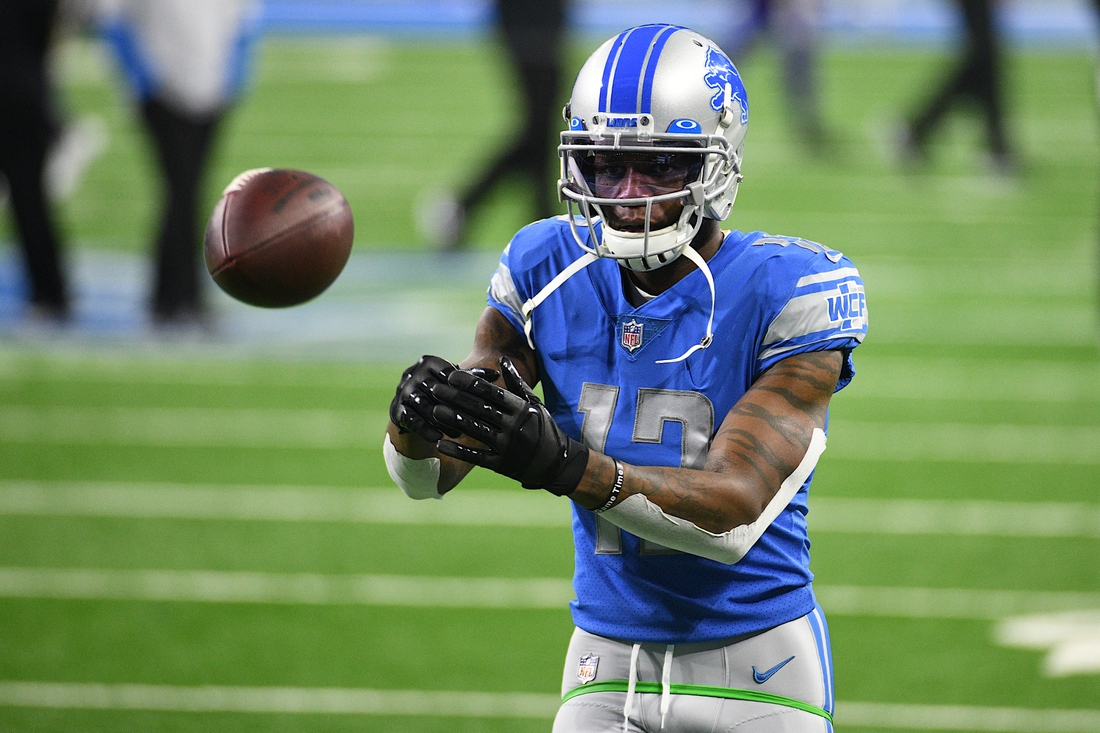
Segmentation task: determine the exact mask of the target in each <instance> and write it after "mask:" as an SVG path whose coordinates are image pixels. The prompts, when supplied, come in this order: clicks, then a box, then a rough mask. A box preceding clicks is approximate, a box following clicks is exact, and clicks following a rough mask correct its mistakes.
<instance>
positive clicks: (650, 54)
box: [558, 24, 749, 270]
mask: <svg viewBox="0 0 1100 733" xmlns="http://www.w3.org/2000/svg"><path fill="white" fill-rule="evenodd" d="M565 118H566V121H567V122H568V123H569V129H568V130H567V131H565V132H563V133H562V135H561V139H562V143H561V145H560V146H559V148H558V154H559V157H560V158H561V179H560V180H559V181H558V192H559V197H560V198H561V199H562V200H563V201H565V202H566V204H567V206H568V211H569V219H570V221H571V223H572V229H573V236H574V238H575V239H576V240H577V242H578V244H580V246H581V247H583V248H584V249H585V250H587V251H589V252H591V253H593V254H595V255H598V256H600V257H610V258H613V259H616V260H618V261H619V263H620V264H622V265H623V266H625V267H628V268H630V269H633V270H653V269H656V268H658V267H661V266H663V265H665V264H668V263H669V262H671V261H672V260H674V259H676V257H677V256H679V255H680V253H681V252H683V251H684V248H685V247H687V246H688V244H689V243H690V242H691V240H692V238H693V237H694V236H695V234H696V233H697V232H698V230H699V227H700V225H701V223H702V219H703V218H704V217H706V218H709V219H717V220H719V221H721V220H724V219H725V218H726V217H727V216H729V213H730V209H731V208H733V201H734V198H735V197H736V195H737V184H738V183H739V182H740V181H741V148H742V142H743V141H744V139H745V132H746V130H747V129H748V122H749V106H748V100H747V97H746V94H745V87H744V85H743V84H742V83H741V77H740V75H739V74H738V73H737V69H735V68H734V66H733V63H732V62H731V61H730V60H729V57H728V56H726V54H725V53H723V52H722V50H721V49H719V48H718V46H716V45H715V44H714V43H713V42H712V41H710V40H708V39H707V38H705V37H703V36H701V35H699V34H698V33H696V32H694V31H691V30H688V29H687V28H682V27H679V26H673V25H665V24H652V25H643V26H638V27H636V28H631V29H629V30H627V31H624V32H622V33H620V34H619V35H617V36H615V37H614V38H612V39H610V40H608V41H607V42H606V43H604V44H603V45H602V46H600V47H599V49H597V50H596V52H595V53H593V54H592V55H591V56H590V57H589V58H588V61H587V62H585V64H584V67H583V68H582V69H581V71H580V74H578V75H577V81H576V83H575V85H574V87H573V94H572V97H571V98H570V101H569V105H568V106H567V107H566V108H565ZM623 207H627V208H626V209H624V208H623ZM634 207H637V208H638V209H640V208H641V207H645V208H644V225H643V223H642V221H641V216H642V211H638V212H637V213H638V216H637V217H635V218H636V219H637V222H636V223H628V222H625V221H624V220H623V219H622V217H621V216H617V215H616V213H615V212H616V211H624V210H627V211H628V210H630V209H631V208H634ZM660 212H670V213H669V215H668V218H667V219H665V218H662V217H661V215H660ZM578 215H579V216H580V217H581V219H582V221H586V222H587V224H588V226H587V230H588V231H587V233H585V234H582V233H581V232H580V227H579V226H578V222H577V216H578ZM597 220H598V221H599V222H600V223H601V224H602V234H601V236H600V237H599V241H595V237H594V234H593V232H594V224H595V222H596V221H597Z"/></svg>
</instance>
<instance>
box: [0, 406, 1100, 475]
mask: <svg viewBox="0 0 1100 733" xmlns="http://www.w3.org/2000/svg"><path fill="white" fill-rule="evenodd" d="M387 420H388V415H387V414H386V412H385V411H384V410H325V409H274V408H268V409H258V408H257V409H232V408H212V407H69V406H64V407H58V406H35V407H28V406H19V405H6V406H0V441H4V442H11V443H39V444H56V445H154V446H161V447H169V448H171V447H214V448H218V447H240V448H313V449H323V448H365V449H368V450H372V451H373V450H376V451H379V452H381V450H382V448H381V446H382V439H381V436H382V431H383V429H384V427H385V425H386V421H387ZM833 425H834V428H835V429H834V430H833V431H832V434H831V435H830V437H829V451H828V452H827V453H826V454H825V456H824V459H823V460H825V461H829V460H832V459H835V458H844V459H857V460H891V461H916V460H928V461H962V462H968V463H1009V464H1020V463H1022V464H1029V463H1030V464H1036V463H1037V464H1069V465H1087V466H1095V465H1100V427H1093V426H1087V425H1086V426H1080V425H1078V426H1069V425H968V424H961V423H891V422H860V421H847V420H834V422H833Z"/></svg>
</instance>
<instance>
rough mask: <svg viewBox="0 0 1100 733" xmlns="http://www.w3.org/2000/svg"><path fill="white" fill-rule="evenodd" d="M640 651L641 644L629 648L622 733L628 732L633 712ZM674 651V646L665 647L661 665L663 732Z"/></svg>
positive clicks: (669, 696)
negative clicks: (628, 667)
mask: <svg viewBox="0 0 1100 733" xmlns="http://www.w3.org/2000/svg"><path fill="white" fill-rule="evenodd" d="M641 649H642V645H641V644H634V645H633V646H632V647H630V674H629V676H628V677H627V683H626V702H625V703H624V704H623V733H628V731H629V726H630V713H631V712H632V711H633V710H634V694H635V690H636V689H637V686H638V652H640V651H641ZM675 649H676V645H675V644H669V645H668V646H666V647H665V659H664V662H663V663H662V664H661V708H660V709H661V730H664V727H665V717H666V716H667V715H668V708H669V705H670V704H671V703H672V653H673V650H675Z"/></svg>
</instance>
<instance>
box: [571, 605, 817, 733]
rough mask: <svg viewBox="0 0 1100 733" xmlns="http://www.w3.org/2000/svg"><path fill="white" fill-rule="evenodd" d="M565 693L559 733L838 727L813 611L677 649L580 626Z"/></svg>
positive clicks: (806, 731) (810, 731)
mask: <svg viewBox="0 0 1100 733" xmlns="http://www.w3.org/2000/svg"><path fill="white" fill-rule="evenodd" d="M583 679H587V680H588V681H587V682H584V681H582V680H583ZM562 697H563V698H564V700H565V702H563V703H562V706H561V708H560V709H559V710H558V714H557V717H556V718H555V720H554V733H608V732H609V731H610V732H616V731H625V732H626V733H658V731H661V730H664V731H669V732H670V733H733V732H736V733H832V731H833V726H832V719H831V716H832V710H833V671H832V658H831V653H830V651H829V632H828V627H827V626H826V624H825V616H824V615H823V614H822V613H821V609H820V608H815V609H814V610H813V611H812V612H810V613H809V614H808V615H806V616H803V617H802V618H799V619H795V620H794V621H790V622H788V623H785V624H782V625H780V626H777V627H775V628H773V629H769V630H768V631H765V632H763V633H760V634H757V635H755V636H751V637H748V638H744V639H740V640H734V641H732V642H730V641H728V640H727V641H721V642H712V643H704V644H679V645H676V646H667V645H665V644H631V643H630V642H624V641H618V640H615V639H608V638H604V637H602V636H596V635H595V634H590V633H588V632H586V631H582V630H581V629H576V630H575V631H574V632H573V639H572V641H571V642H570V644H569V652H568V655H567V656H566V661H565V674H564V677H563V679H562Z"/></svg>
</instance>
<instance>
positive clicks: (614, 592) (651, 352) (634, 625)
mask: <svg viewBox="0 0 1100 733" xmlns="http://www.w3.org/2000/svg"><path fill="white" fill-rule="evenodd" d="M582 254H584V253H583V251H582V250H581V249H580V248H579V247H578V246H577V244H576V242H575V240H574V239H573V236H572V234H571V232H570V228H569V223H568V221H567V220H566V219H565V218H564V217H559V218H557V219H546V220H543V221H540V222H536V223H534V224H532V225H530V226H528V227H526V228H524V229H522V230H521V231H520V232H519V233H518V234H516V236H515V237H514V238H513V239H512V241H511V243H510V244H509V245H508V247H507V248H506V249H505V250H504V253H503V255H502V256H501V258H500V265H499V267H498V269H497V271H496V273H495V274H494V275H493V278H492V281H491V284H490V286H489V296H488V302H489V305H491V306H493V307H495V308H497V309H498V310H499V311H500V312H501V313H503V314H504V316H505V317H507V318H508V319H509V320H510V321H511V322H512V323H513V324H514V325H515V327H516V328H517V329H518V330H519V331H520V332H523V330H524V319H523V316H522V308H523V304H524V303H525V302H526V301H527V300H528V299H530V298H532V297H533V296H535V295H536V294H537V293H539V292H540V291H541V290H542V289H543V287H544V286H545V285H546V284H547V283H549V282H550V281H551V280H552V279H553V278H554V277H555V276H556V275H558V273H560V272H561V271H562V270H564V269H565V268H566V267H567V266H569V265H570V264H571V263H572V262H574V261H575V260H576V259H577V258H578V257H579V256H581V255H582ZM707 264H708V265H709V267H710V270H711V272H712V274H713V277H714V284H715V290H716V294H717V296H716V299H715V312H714V325H713V333H714V338H713V341H712V343H711V344H710V346H709V347H708V348H706V349H702V350H697V351H695V352H694V353H693V354H691V355H690V356H689V357H688V358H687V359H685V360H683V361H680V362H675V363H663V364H662V363H657V362H659V361H661V360H670V359H676V358H677V357H679V356H680V355H682V354H684V353H685V352H686V351H688V350H689V349H690V348H691V347H692V346H693V345H695V344H698V343H699V342H700V340H701V339H702V338H703V336H704V335H705V333H706V328H707V320H708V318H709V316H710V309H711V295H710V289H709V287H708V285H707V282H706V279H705V277H704V275H703V273H702V272H700V271H698V270H693V271H692V272H691V273H690V274H688V275H687V276H686V277H684V278H683V279H682V280H681V281H680V282H678V283H676V285H674V286H673V287H672V288H670V289H669V290H667V291H666V292H664V293H661V294H660V295H658V296H657V297H655V298H653V299H652V300H650V301H648V302H646V303H644V304H643V305H641V306H639V307H634V306H632V305H631V304H630V302H629V301H628V300H627V299H626V296H625V295H624V292H623V282H622V273H621V272H620V270H621V268H620V266H619V265H618V264H617V263H616V262H615V261H614V260H610V259H598V260H596V261H595V262H593V263H591V264H589V265H588V266H587V267H585V268H584V269H583V270H580V271H579V272H577V273H576V274H574V275H573V276H572V277H570V278H569V279H568V280H566V281H565V282H564V283H563V284H562V285H561V286H560V287H559V288H558V289H557V290H555V291H554V292H553V293H551V294H550V295H549V296H548V297H547V298H546V300H545V301H543V302H542V303H541V304H540V305H538V306H537V307H536V308H535V309H534V311H533V312H532V313H531V338H532V341H533V343H534V347H535V353H536V356H537V358H538V368H539V377H540V378H541V380H542V385H543V394H544V397H545V400H546V405H547V407H548V408H549V410H550V411H551V413H552V414H553V416H554V419H555V420H556V421H557V423H558V424H559V425H560V426H561V427H562V428H563V429H564V430H565V432H567V433H568V434H570V435H571V436H572V437H573V438H575V439H578V440H583V441H584V442H585V444H586V445H588V446H589V447H590V448H593V449H595V450H598V451H601V452H603V453H606V454H607V455H609V456H613V457H615V458H618V459H621V460H623V461H625V462H627V463H633V464H636V465H643V466H683V467H687V468H702V467H703V465H704V462H705V460H706V454H707V451H708V449H709V447H710V443H711V440H712V438H713V436H714V434H715V431H716V430H717V428H718V426H719V425H720V424H721V422H722V420H723V419H725V416H726V414H727V413H728V412H729V411H730V409H731V408H732V407H733V406H734V404H735V403H736V402H737V400H739V399H740V398H741V396H742V395H744V394H745V392H746V391H747V390H748V389H749V387H750V386H751V385H752V384H753V382H755V381H756V379H757V378H759V377H760V375H761V374H762V373H763V372H764V371H765V370H767V369H768V368H769V367H771V366H772V365H774V364H775V363H777V362H778V361H780V360H782V359H784V358H785V357H787V356H790V355H792V354H799V353H804V352H810V351H822V350H828V349H836V350H841V351H843V352H844V353H845V354H846V358H845V365H844V369H843V373H842V375H841V379H840V383H839V384H838V386H837V389H840V388H842V387H844V386H845V385H846V384H847V383H848V382H849V381H851V379H852V376H853V375H854V369H853V367H852V362H851V351H852V350H853V349H854V348H855V347H856V346H857V345H859V343H860V342H861V341H862V339H863V337H864V335H865V334H866V332H867V305H866V301H865V299H864V290H863V282H862V280H861V279H860V277H859V273H858V272H857V271H856V268H855V267H854V266H853V265H852V263H851V262H850V261H849V260H848V259H847V258H845V257H844V256H843V255H842V254H841V253H840V252H837V251H834V250H830V249H827V248H825V247H822V246H821V245H819V244H816V243H813V242H808V241H806V240H802V239H798V238H794V237H776V236H770V235H767V234H764V233H762V232H751V233H742V232H732V233H729V234H727V235H726V237H725V240H724V242H723V243H722V246H721V248H720V249H719V250H718V252H717V253H716V254H715V255H714V256H713V257H712V258H711V259H710V260H709V261H708V263H707ZM811 480H812V475H811V477H810V478H809V479H807V481H806V483H805V485H803V486H802V488H801V489H800V491H799V492H798V494H797V495H796V496H795V497H794V499H793V500H792V501H791V502H790V504H789V505H788V506H787V508H786V509H785V510H784V511H783V512H782V513H781V514H780V515H779V517H778V518H777V519H776V520H775V521H774V522H773V523H772V524H771V526H769V527H768V529H767V530H766V531H765V532H764V534H763V535H762V536H761V537H760V539H759V540H758V541H757V542H756V544H755V545H754V546H753V547H752V549H750V550H749V552H748V553H747V554H746V555H745V556H744V557H743V558H742V559H741V560H740V561H739V562H737V563H736V564H733V565H726V564H723V563H720V562H716V561H714V560H708V559H705V558H701V557H697V556H694V555H690V554H686V553H681V552H676V551H673V550H669V549H667V548H664V547H661V546H659V545H656V544H654V543H652V542H649V541H647V540H643V539H640V538H638V537H635V536H633V535H631V534H630V533H627V532H625V531H621V530H620V529H618V528H617V527H615V526H614V525H612V524H611V523H610V522H609V521H608V520H607V519H606V518H604V517H600V516H598V515H596V514H595V513H594V512H591V511H589V510H587V509H584V508H582V507H579V506H577V505H576V504H574V505H573V535H574V543H575V547H576V561H575V562H576V567H575V573H574V578H573V586H574V589H575V591H576V594H577V598H576V600H575V601H573V602H572V604H571V607H572V612H573V620H574V622H575V623H576V625H577V626H579V627H580V628H582V629H584V630H585V631H588V632H591V633H594V634H599V635H601V636H608V637H613V638H617V639H625V640H630V641H638V642H660V643H664V644H677V643H689V642H700V641H712V640H717V639H727V638H730V637H734V636H738V635H741V634H749V633H755V632H759V631H762V630H765V629H769V628H771V627H773V626H776V625H778V624H781V623H785V622H787V621H790V620H793V619H795V618H798V617H800V616H803V615H805V614H807V613H809V612H810V610H812V609H813V607H814V603H815V601H814V596H813V590H812V588H811V579H812V577H813V576H812V574H811V573H810V568H809V561H810V555H809V548H810V542H809V538H808V536H807V531H806V512H807V495H808V489H809V484H810V481H811Z"/></svg>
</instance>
